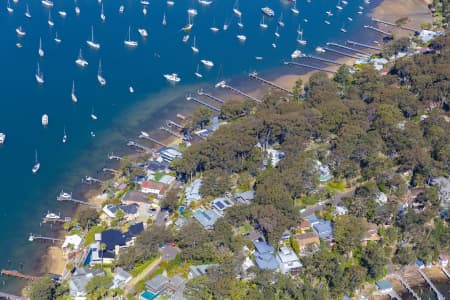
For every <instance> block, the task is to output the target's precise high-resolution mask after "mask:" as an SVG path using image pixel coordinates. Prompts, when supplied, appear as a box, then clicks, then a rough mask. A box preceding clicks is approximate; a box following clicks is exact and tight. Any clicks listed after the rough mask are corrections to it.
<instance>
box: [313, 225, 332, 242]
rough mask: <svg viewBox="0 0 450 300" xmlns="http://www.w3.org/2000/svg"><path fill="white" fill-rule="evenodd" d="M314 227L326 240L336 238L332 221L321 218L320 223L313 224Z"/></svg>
mask: <svg viewBox="0 0 450 300" xmlns="http://www.w3.org/2000/svg"><path fill="white" fill-rule="evenodd" d="M313 229H314V231H315V232H316V233H317V234H318V235H319V237H320V238H321V239H323V240H325V241H331V240H333V238H334V235H333V224H331V221H325V220H320V221H319V223H315V224H314V225H313Z"/></svg>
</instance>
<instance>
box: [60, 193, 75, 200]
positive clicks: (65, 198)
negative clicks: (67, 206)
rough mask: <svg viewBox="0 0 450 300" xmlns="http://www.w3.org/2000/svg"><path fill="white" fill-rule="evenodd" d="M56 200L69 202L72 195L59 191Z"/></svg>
mask: <svg viewBox="0 0 450 300" xmlns="http://www.w3.org/2000/svg"><path fill="white" fill-rule="evenodd" d="M58 199H63V200H70V199H72V195H71V194H69V193H67V192H64V191H61V193H59V196H58Z"/></svg>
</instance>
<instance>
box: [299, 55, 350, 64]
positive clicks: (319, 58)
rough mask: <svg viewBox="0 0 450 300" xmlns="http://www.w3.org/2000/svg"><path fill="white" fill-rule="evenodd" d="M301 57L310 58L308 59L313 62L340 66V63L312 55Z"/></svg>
mask: <svg viewBox="0 0 450 300" xmlns="http://www.w3.org/2000/svg"><path fill="white" fill-rule="evenodd" d="M303 57H305V58H310V59H315V60H318V61H322V62H326V63H329V64H335V65H338V66H342V64H341V63H340V62H337V61H334V60H332V59H327V58H322V57H317V56H314V55H306V56H303Z"/></svg>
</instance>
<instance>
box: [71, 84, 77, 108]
mask: <svg viewBox="0 0 450 300" xmlns="http://www.w3.org/2000/svg"><path fill="white" fill-rule="evenodd" d="M70 97H71V98H72V102H73V103H77V102H78V97H77V95H76V94H75V80H73V81H72V93H71V94H70Z"/></svg>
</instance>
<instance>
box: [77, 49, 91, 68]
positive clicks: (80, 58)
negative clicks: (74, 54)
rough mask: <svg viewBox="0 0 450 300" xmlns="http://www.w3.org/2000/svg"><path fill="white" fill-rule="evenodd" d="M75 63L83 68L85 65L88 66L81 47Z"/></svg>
mask: <svg viewBox="0 0 450 300" xmlns="http://www.w3.org/2000/svg"><path fill="white" fill-rule="evenodd" d="M75 63H76V64H77V65H79V66H80V67H82V68H84V67H86V66H87V65H88V62H87V60H85V59H84V58H83V54H82V52H81V48H80V53H79V54H78V58H77V59H76V60H75Z"/></svg>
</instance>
